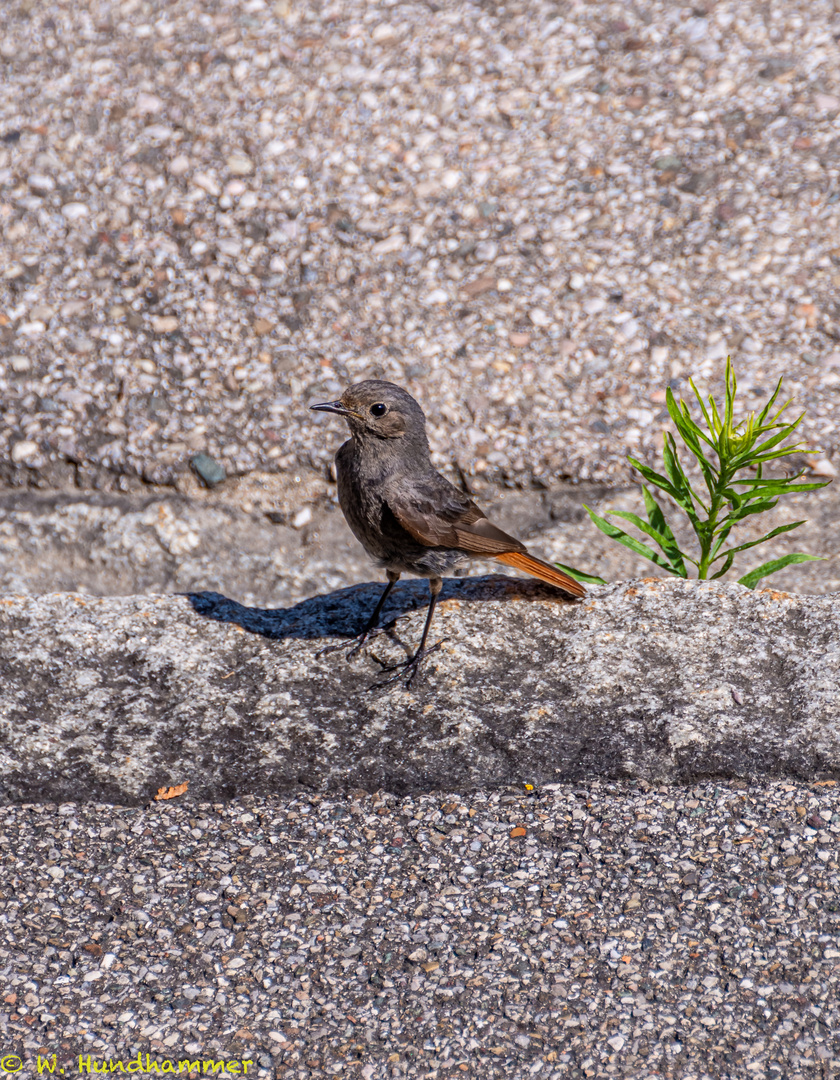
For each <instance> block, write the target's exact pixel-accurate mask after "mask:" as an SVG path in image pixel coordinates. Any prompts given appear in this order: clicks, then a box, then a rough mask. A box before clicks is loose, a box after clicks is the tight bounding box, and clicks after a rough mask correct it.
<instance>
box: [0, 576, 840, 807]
mask: <svg viewBox="0 0 840 1080" xmlns="http://www.w3.org/2000/svg"><path fill="white" fill-rule="evenodd" d="M379 588H380V586H373V585H369V586H359V587H355V588H352V589H345V590H341V591H340V592H336V593H333V594H330V595H328V596H323V597H315V598H313V599H311V600H308V601H305V602H304V603H302V604H298V605H296V606H295V607H293V608H289V609H279V610H276V611H264V610H258V609H250V608H245V607H242V606H241V605H238V604H236V602H235V601H232V600H229V599H227V598H225V597H221V596H218V595H215V594H197V595H194V596H192V597H184V596H148V597H123V598H108V599H98V598H92V597H86V596H78V595H74V594H53V595H49V596H42V597H35V598H33V597H26V596H22V597H5V598H2V599H0V769H2V777H0V798H2V799H4V800H5V801H21V800H24V801H26V800H42V799H43V800H50V801H61V800H64V799H72V798H81V799H85V798H90V799H98V800H102V801H109V802H116V803H129V804H134V803H139V802H145V801H147V800H148V799H149V798H151V797H152V796H153V795H154V793H155V791H156V790H157V789H158V787H161V786H166V785H169V784H176V783H182V782H183V781H185V780H188V781H189V782H190V788H189V794H188V797H191V798H195V799H205V800H206V799H224V798H229V797H232V796H234V795H237V794H246V793H255V794H268V793H274V792H279V791H289V790H293V789H295V788H300V787H305V788H319V789H329V790H346V789H348V788H353V787H363V788H366V789H367V790H375V789H378V788H385V789H389V790H392V791H396V792H405V791H416V790H432V789H438V788H447V789H449V790H468V789H470V788H478V787H493V786H497V785H503V784H509V783H524V782H529V783H537V784H538V783H547V782H550V781H556V780H564V779H579V780H583V779H585V778H587V777H590V776H595V775H597V776H601V777H615V778H625V779H632V778H644V779H646V780H659V781H670V782H690V781H692V780H696V779H700V778H708V777H710V776H720V777H721V778H726V777H753V778H755V777H760V776H791V777H795V778H797V779H807V780H812V779H816V778H828V777H832V778H833V777H835V776H837V775H840V595H837V594H832V595H830V596H823V597H812V596H801V597H800V596H796V595H793V594H786V593H779V592H774V591H772V590H766V591H763V592H755V593H753V592H750V591H749V590H746V589H743V588H742V587H741V586H738V585H734V584H733V585H725V584H721V583H717V582H710V583H706V582H682V581H661V580H654V579H647V580H644V581H638V582H629V583H620V584H616V585H610V586H607V587H602V588H598V589H593V590H591V592H590V594H589V595H588V596H587V598H586V599H585V600H584V601H583V602H581V603H568V602H566V601H564V600H563V599H562V598H561V597H560V595H559V594H557V593H554V592H553V591H552V590H550V589H548V588H547V587H543V586H541V585H540V584H539V583H532V582H529V581H520V580H518V579H513V578H501V577H489V578H476V579H469V578H467V579H459V580H453V581H450V582H448V583H447V589H446V593H445V596H446V599H445V600H444V602H443V603H442V605H441V610H440V619H439V622H438V623H437V624H436V629H437V631H438V633H442V634H444V635H445V637H446V641H445V644H444V647H443V649H442V650H441V652H440V653H439V654H437V655H436V657H435V660H434V663H433V664H431V665H430V670H429V672H428V674H427V676H426V678H425V679H424V681H423V682H422V683H420V684H419V685H418V686H417V687H416V689H412V690H411V691H408V692H406V691H403V690H396V691H393V692H379V693H370V692H369V691H368V687H369V686H370V684H371V682H373V681H375V679H376V675H377V673H378V672H379V671H380V670H381V666H380V663H378V662H377V660H376V659H374V657H378V658H379V660H380V661H381V662H385V663H387V662H389V661H390V662H395V661H397V660H398V659H400V658H403V657H404V656H405V655H406V649H409V648H411V647H412V646H413V644H414V643H415V642H416V640H417V637H418V636H419V629H420V624H421V622H422V617H423V611H422V607H423V605H424V604H425V600H426V596H427V593H426V590H425V583H423V582H411V583H406V585H405V586H404V587H401V589H400V591H399V592H398V594H397V595H396V596H395V598H394V602H393V604H389V607H388V608H387V609H386V619H389V618H393V617H394V616H396V615H400V614H405V615H406V617H405V619H401V620H400V621H399V623H397V625H396V627H395V628H394V631H393V635H392V636H388V635H384V636H383V637H382V638H379V639H377V641H376V642H375V643H374V645H373V646H372V647H371V649H370V650H369V652H368V653H367V655H365V656H363V657H362V658H360V659H359V660H358V661H356V662H355V663H352V664H347V663H346V662H345V660H344V658H343V656H342V654H341V653H337V654H333V655H330V656H324V657H318V656H317V652H318V649H319V648H320V647H321V646H322V645H323V644H324V643H325V641H324V639H325V638H328V637H335V636H336V635H338V636H342V635H344V636H347V635H350V634H351V633H352V632H353V631H354V630H355V629H357V628H358V627H359V625H360V624H361V623H362V622H363V621H364V617H365V614H366V612H367V611H369V610H370V607H371V606H372V604H373V603H374V602H375V598H376V595H377V590H378V589H379Z"/></svg>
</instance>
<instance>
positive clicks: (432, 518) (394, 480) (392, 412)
mask: <svg viewBox="0 0 840 1080" xmlns="http://www.w3.org/2000/svg"><path fill="white" fill-rule="evenodd" d="M310 408H311V409H313V410H315V411H316V412H332V413H338V415H339V416H343V417H344V418H345V420H346V421H347V423H348V425H349V427H350V434H351V438H350V439H348V440H347V442H346V443H344V445H343V446H342V447H341V449H340V450H339V451H338V453H337V454H336V457H335V464H336V470H337V473H338V501H339V503H340V505H341V509H342V511H343V512H344V516H345V518H346V519H347V524H348V525H349V526H350V528H351V529H352V531H353V533H354V534H355V536H356V539H357V540H358V541H359V542H360V543H361V545H362V547H363V548H364V549H365V551H366V552H367V553H368V555H370V556H371V558H373V559H374V561H375V562H377V563H378V564H379V565H380V566H382V567H384V568H385V571H386V573H387V575H388V584H387V585H386V586H385V591H384V592H383V593H382V595H381V596H380V598H379V602H378V603H377V605H376V608H375V609H374V612H373V614H372V615H371V617H370V619H369V620H368V624H367V626H366V627H365V629H364V630H363V631H362V633H361V634H360V635H359V637H358V638H357V639H356V644H355V645H354V646H353V647H352V648H351V649H350V651H349V652H348V653H347V659H348V660H350V659H352V657H353V656H355V655H356V653H358V651H359V650H360V649H361V648H362V646H363V645H364V644H365V642H367V641H368V640H369V639H370V638H371V637H372V636H373V635H374V634H375V633H376V632H377V630H376V626H377V623H378V621H379V615H380V612H381V611H382V608H383V606H384V604H385V601H386V600H387V598H388V594H389V593H390V592H391V589H393V587H394V585H395V584H396V582H397V581H398V580H399V578H400V575H401V574H415V575H417V576H418V577H427V578H428V579H429V589H430V591H431V594H432V598H431V602H430V604H429V612H428V614H427V616H426V625H425V626H424V627H423V636H422V637H421V639H420V645H419V646H418V648H417V651H416V652H415V654H414V656H412V657H410V658H409V659H408V660H405V661H403V662H402V663H401V664H396V665H394V666H393V667H391V668H386V669H385V670H386V671H395V672H396V674H395V675H394V676H393V677H392V678H390V679H386V680H385V681H384V682H381V683H377V684H375V686H376V687H381V686H387V685H388V684H389V683H392V682H396V681H397V680H398V679H401V678H403V677H405V685H406V686H410V685H411V682H412V680H413V679H414V677H415V675H416V674H417V671H418V670H419V667H420V664H421V663H422V661H423V660H424V659H425V658H426V657H427V656H428V655H429V654H430V653H432V652H434V651H435V650H436V649H438V648H440V646H441V644H442V642H440V641H439V642H438V643H437V644H436V645H433V646H432V647H431V648H429V649H427V648H426V638H427V637H428V634H429V627H430V626H431V625H432V618H433V616H434V613H435V605H436V604H437V599H438V596H439V595H440V590H441V588H442V586H443V581H442V575H443V574H445V573H447V571H449V570H452V569H454V568H455V567H456V566H458V565H460V564H461V563H463V562H465V561H467V560H468V559H474V558H484V559H486V558H493V559H496V560H497V561H498V562H502V563H505V564H506V565H507V566H514V567H516V569H517V570H524V571H525V572H526V573H528V574H532V575H533V576H534V577H537V578H541V579H542V580H543V581H547V582H548V583H549V584H551V585H556V586H558V587H559V588H561V589H564V590H565V591H566V592H567V593H571V595H572V596H583V595H584V593H585V590H584V588H583V586H582V585H580V584H578V582H577V581H575V580H574V579H573V578H570V577H568V576H567V575H566V574H564V573H563V572H562V571H561V570H558V569H557V568H556V567H554V566H551V565H550V564H549V563H546V562H543V561H542V560H541V559H537V558H535V557H534V556H533V555H531V554H529V552H528V551H527V550H526V548H525V545H524V544H522V543H520V541H519V540H515V539H514V538H513V537H512V536H508V535H507V534H506V533H503V532H502V530H501V529H497V528H496V526H495V525H492V524H491V523H490V522H489V521H488V520H487V518H486V517H485V515H484V514H483V513H482V512H481V510H479V508H478V507H477V506H476V505H475V503H474V502H473V501H472V499H470V498H468V497H467V496H466V495H465V494H464V493H463V492H461V491H459V490H458V488H456V487H454V486H453V485H452V484H450V483H449V481H448V480H447V479H445V478H444V477H443V476H441V474H440V473H439V472H438V471H437V470H436V469H435V468H434V467H433V466H432V461H431V457H430V454H429V443H428V440H427V438H426V417H425V416H424V415H423V410H422V409H421V408H420V406H419V405H418V404H417V402H416V401H415V400H414V398H413V397H412V396H411V395H410V394H408V393H406V391H405V390H402V389H401V388H400V387H399V386H395V385H394V384H393V383H389V382H382V381H380V380H378V379H368V380H367V381H366V382H360V383H356V385H355V386H351V387H350V388H349V389H347V390H345V391H344V393H343V394H342V395H341V397H340V398H339V399H338V401H327V402H323V403H322V404H319V405H311V406H310ZM343 647H344V646H343V645H339V646H330V647H329V648H328V649H325V650H323V651H325V652H328V651H332V649H338V648H343Z"/></svg>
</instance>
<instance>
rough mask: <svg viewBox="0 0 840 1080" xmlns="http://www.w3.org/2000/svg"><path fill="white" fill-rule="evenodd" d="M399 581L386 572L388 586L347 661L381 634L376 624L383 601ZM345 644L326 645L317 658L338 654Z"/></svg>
mask: <svg viewBox="0 0 840 1080" xmlns="http://www.w3.org/2000/svg"><path fill="white" fill-rule="evenodd" d="M399 580H400V575H399V574H395V573H394V572H393V571H392V570H389V571H388V584H387V585H386V586H385V588H384V589H383V590H382V595H381V596H380V597H379V601H378V603H377V605H376V607H375V608H374V609H373V614H372V615H371V617H370V618H369V619H368V622H367V626H366V627H365V628H364V630H363V631H362V632H361V634H359V635H358V637H357V638H356V639H355V641H356V643H355V645H353V646H352V647H351V648H350V649H349V651H348V653H347V659H348V660H352V659H353V657H354V656H356V655H357V653H358V652H359V651H360V650H361V648H362V646H363V645H365V644H367V642H368V641H369V640H370V638H372V637H376V635H377V634H378V633H382V631H381V630H377V628H376V624H377V623H378V622H379V616H380V614H381V613H382V609H383V607H385V601H386V600H387V599H388V596H389V595H390V592H391V589H393V587H394V586H395V585H396V583H397V582H398V581H399ZM346 644H347V643H346V642H344V641H343V642H341V644H340V645H327V646H326V647H325V648H323V649H320V650H319V652H318V656H323V655H324V654H325V653H331V652H340V651H341V649H343V648H345V647H346Z"/></svg>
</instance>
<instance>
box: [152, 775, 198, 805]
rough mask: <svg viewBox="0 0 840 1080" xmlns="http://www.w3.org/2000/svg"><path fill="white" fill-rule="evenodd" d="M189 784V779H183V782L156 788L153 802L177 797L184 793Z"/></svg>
mask: <svg viewBox="0 0 840 1080" xmlns="http://www.w3.org/2000/svg"><path fill="white" fill-rule="evenodd" d="M189 786H190V782H189V780H185V781H184V782H183V784H176V785H175V786H174V787H162V788H158V793H157V795H155V802H158V801H160V802H163V801H164V800H165V799H177V798H178V796H179V795H183V794H184V792H185V791H186V790H187V788H188V787H189Z"/></svg>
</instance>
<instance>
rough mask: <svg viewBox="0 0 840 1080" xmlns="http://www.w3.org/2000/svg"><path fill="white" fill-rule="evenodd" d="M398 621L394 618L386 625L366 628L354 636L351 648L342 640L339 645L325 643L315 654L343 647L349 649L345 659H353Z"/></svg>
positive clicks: (335, 650)
mask: <svg viewBox="0 0 840 1080" xmlns="http://www.w3.org/2000/svg"><path fill="white" fill-rule="evenodd" d="M396 621H397V620H396V619H394V620H392V621H391V622H389V623H387V624H386V625H385V626H375V627H374V628H373V629H372V630H366V631H365V633H363V634H359V636H358V637H356V638H354V644H353V645H351V646H350V648H349V649H347V642H346V641H340V642H339V643H338V644H337V645H325V646H324V648H323V649H319V650H318V651H317V652H316V653H315V656H316V657H318V656H326V655H327V654H328V653H334V652H341V651H342V650H343V649H347V653H346V655H345V660H353V659H354V658H355V657H356V656H358V655H359V653H360V652H361V651H362V649H363V648H364V647H365V645H367V644H368V643H369V642H371V641H373V639H374V638H375V637H379V635H380V634H385V633H387V632H388V631H389V630H391V629H393V627H394V623H395V622H396Z"/></svg>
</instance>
